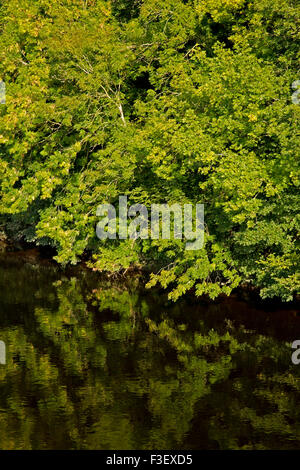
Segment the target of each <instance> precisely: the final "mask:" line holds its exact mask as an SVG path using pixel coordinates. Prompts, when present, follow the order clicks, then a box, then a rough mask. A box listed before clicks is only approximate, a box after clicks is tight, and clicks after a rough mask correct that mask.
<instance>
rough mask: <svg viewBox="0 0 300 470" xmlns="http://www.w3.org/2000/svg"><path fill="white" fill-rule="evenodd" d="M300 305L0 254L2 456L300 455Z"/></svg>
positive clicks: (0, 429) (29, 253)
mask: <svg viewBox="0 0 300 470" xmlns="http://www.w3.org/2000/svg"><path fill="white" fill-rule="evenodd" d="M296 339H300V316H299V313H297V310H296V305H295V304H290V305H284V304H276V303H274V302H262V301H258V300H257V299H256V298H255V296H252V295H248V294H247V295H244V296H241V295H238V294H235V295H233V296H230V297H229V298H222V299H219V300H217V301H209V300H208V299H195V298H193V297H186V298H184V299H182V300H181V301H179V302H177V303H176V304H174V303H171V302H169V301H168V300H167V297H166V295H165V294H164V293H163V292H161V291H158V290H153V291H148V290H145V289H144V288H143V284H142V282H141V280H140V279H139V278H138V276H134V277H133V278H130V279H128V278H124V279H117V278H99V276H98V275H96V274H95V273H92V272H90V271H88V270H86V269H84V268H82V267H77V268H72V269H68V270H62V269H58V268H57V267H56V266H55V265H54V264H52V263H50V262H48V261H47V260H44V259H39V258H38V257H36V255H35V254H34V253H32V252H30V251H29V252H25V253H23V254H20V253H6V252H3V253H2V254H0V341H3V342H4V344H5V347H6V357H5V364H0V448H1V449H105V450H110V449H119V450H121V449H122V450H125V449H137V450H140V449H166V450H167V449H176V450H184V449H188V450H193V449H207V450H210V449H299V448H300V407H299V402H300V400H299V397H300V365H294V364H293V363H292V361H291V355H292V352H293V350H292V349H291V343H292V342H293V341H294V340H296Z"/></svg>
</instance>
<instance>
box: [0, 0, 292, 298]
mask: <svg viewBox="0 0 300 470" xmlns="http://www.w3.org/2000/svg"><path fill="white" fill-rule="evenodd" d="M299 13H300V12H299V6H297V5H296V4H295V2H293V1H292V0H275V1H274V0H263V1H261V0H254V1H252V2H251V3H249V2H246V1H244V0H206V1H201V2H200V1H198V0H194V1H192V0H189V1H183V0H144V1H135V2H127V1H125V0H122V1H119V0H118V1H117V0H115V1H111V2H107V1H104V0H103V1H101V0H94V1H92V0H91V1H84V0H71V1H66V0H54V1H52V2H50V1H46V0H38V1H36V2H30V1H29V0H22V1H17V0H5V1H4V2H2V7H1V10H0V35H1V46H0V59H1V61H0V78H1V79H3V80H4V81H5V83H6V90H7V99H6V105H1V107H0V198H1V199H0V217H1V219H0V223H1V225H2V227H3V228H4V229H5V230H6V232H7V234H8V235H10V236H12V235H13V236H14V237H15V238H17V239H20V238H23V239H26V240H27V241H34V242H35V243H37V244H46V245H51V246H53V247H55V249H56V250H57V255H56V256H55V259H56V260H57V261H58V262H59V263H62V264H67V263H73V264H75V263H77V262H78V260H80V258H81V256H82V255H83V254H84V253H87V252H88V253H91V254H92V257H91V259H92V261H91V266H92V267H93V268H94V269H95V270H99V271H120V270H122V269H127V268H129V267H130V266H139V267H145V266H151V267H152V270H153V271H155V273H156V274H153V275H152V277H151V280H150V283H149V285H153V284H155V283H157V282H159V283H160V284H161V285H163V286H164V287H168V286H169V288H171V291H170V297H171V298H172V299H174V300H176V299H177V298H178V297H179V296H181V295H182V294H184V293H185V292H186V291H188V290H190V289H194V290H195V292H196V294H197V295H202V294H208V295H209V296H211V297H212V298H214V297H216V296H218V295H219V294H220V293H225V294H229V293H230V292H231V290H232V289H233V288H234V287H236V286H237V285H239V284H240V283H241V282H243V283H252V284H253V285H255V286H257V287H259V288H260V289H261V295H262V296H263V297H274V296H280V297H281V298H282V299H284V300H290V299H292V298H293V295H294V294H295V293H297V292H299V277H298V275H297V265H298V264H299V245H298V242H297V239H298V237H299V217H298V215H297V212H298V207H299V195H298V193H299V110H300V107H299V106H297V105H295V104H292V102H291V94H292V90H291V84H292V83H293V82H294V81H295V80H296V79H299V50H298V48H297V44H299V29H297V26H296V25H297V18H298V17H299ZM297 40H298V41H297ZM122 194H126V195H127V196H128V199H129V203H133V202H138V203H141V204H145V205H148V206H149V204H151V203H163V202H167V203H170V204H171V203H174V202H177V203H181V204H183V203H193V204H195V203H197V202H201V203H204V204H205V228H206V233H205V245H204V248H203V250H201V251H199V252H194V253H191V252H188V251H185V249H184V247H185V241H184V240H183V241H179V240H176V241H168V242H166V241H157V240H152V241H149V240H144V241H141V240H139V241H137V242H136V243H134V244H132V243H129V242H128V241H126V240H124V241H122V240H120V241H118V240H116V241H114V242H113V241H110V242H105V243H104V242H100V241H99V240H97V238H96V233H95V226H96V223H97V218H96V208H97V206H98V205H99V204H101V203H104V202H110V203H113V204H116V205H117V201H118V196H119V195H122Z"/></svg>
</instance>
